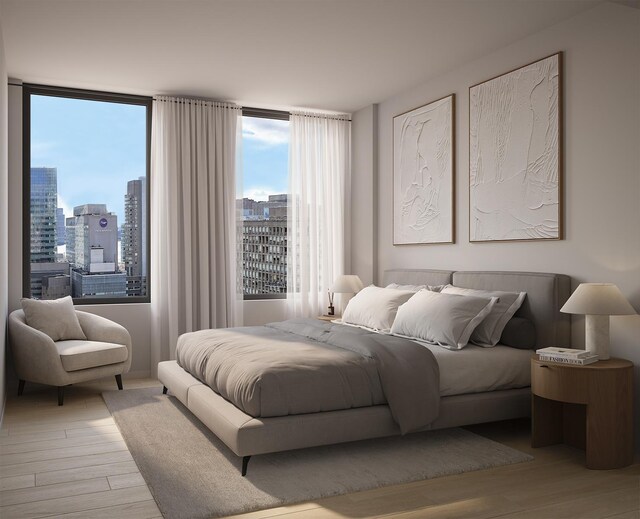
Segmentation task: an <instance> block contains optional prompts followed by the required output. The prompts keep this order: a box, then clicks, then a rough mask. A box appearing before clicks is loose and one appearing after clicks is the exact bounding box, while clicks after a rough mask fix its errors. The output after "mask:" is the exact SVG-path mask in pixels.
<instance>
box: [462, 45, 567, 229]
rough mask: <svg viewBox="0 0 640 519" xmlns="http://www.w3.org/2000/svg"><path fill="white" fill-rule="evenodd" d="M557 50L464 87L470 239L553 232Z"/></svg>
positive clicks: (556, 194)
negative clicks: (467, 104)
mask: <svg viewBox="0 0 640 519" xmlns="http://www.w3.org/2000/svg"><path fill="white" fill-rule="evenodd" d="M560 95H561V93H560V54H556V55H554V56H551V57H549V58H545V59H543V60H540V61H537V62H535V63H532V64H531V65H527V66H525V67H522V68H520V69H518V70H516V71H514V72H510V73H508V74H505V75H503V76H500V77H497V78H495V79H492V80H490V81H486V82H484V83H481V84H479V85H476V86H474V87H471V88H470V89H469V183H470V186H469V203H470V207H469V239H470V240H471V241H496V240H531V239H558V238H560V120H559V99H560Z"/></svg>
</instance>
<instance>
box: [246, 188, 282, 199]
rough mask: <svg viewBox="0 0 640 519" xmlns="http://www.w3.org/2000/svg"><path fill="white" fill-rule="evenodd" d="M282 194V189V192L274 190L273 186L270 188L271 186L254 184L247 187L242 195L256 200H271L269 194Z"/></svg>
mask: <svg viewBox="0 0 640 519" xmlns="http://www.w3.org/2000/svg"><path fill="white" fill-rule="evenodd" d="M280 194H282V191H280V192H278V191H274V190H273V189H272V188H269V187H257V186H252V187H249V188H247V189H245V190H244V192H243V195H242V196H243V197H244V198H251V199H252V200H255V201H256V202H257V201H267V200H269V195H280Z"/></svg>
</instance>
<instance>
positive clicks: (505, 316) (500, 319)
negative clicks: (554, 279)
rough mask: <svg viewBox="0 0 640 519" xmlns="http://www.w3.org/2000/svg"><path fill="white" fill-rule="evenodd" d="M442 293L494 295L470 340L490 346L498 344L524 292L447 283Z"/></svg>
mask: <svg viewBox="0 0 640 519" xmlns="http://www.w3.org/2000/svg"><path fill="white" fill-rule="evenodd" d="M442 293H443V294H457V295H461V296H474V297H486V298H490V297H496V298H498V301H497V302H496V304H495V305H494V306H493V308H492V310H491V313H490V314H489V315H488V316H487V317H486V318H485V319H484V320H483V321H482V322H481V323H480V324H479V325H478V327H477V328H476V329H475V330H474V331H473V335H471V342H472V343H474V344H477V345H478V346H483V347H485V348H491V347H492V346H495V345H496V344H498V341H499V340H500V335H501V334H502V330H504V327H505V326H506V325H507V322H508V321H509V319H511V318H512V317H513V314H515V313H516V312H517V310H518V308H520V306H521V305H522V302H523V301H524V298H525V296H526V295H527V293H526V292H503V291H501V290H477V289H474V288H461V287H454V286H452V285H447V286H446V287H444V288H443V289H442Z"/></svg>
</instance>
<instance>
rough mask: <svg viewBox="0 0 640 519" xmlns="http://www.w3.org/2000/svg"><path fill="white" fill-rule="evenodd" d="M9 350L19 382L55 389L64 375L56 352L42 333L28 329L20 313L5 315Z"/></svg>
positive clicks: (54, 347) (54, 346)
mask: <svg viewBox="0 0 640 519" xmlns="http://www.w3.org/2000/svg"><path fill="white" fill-rule="evenodd" d="M9 346H10V348H11V353H12V355H13V361H14V367H15V370H16V374H17V375H18V377H19V378H20V379H21V380H29V381H32V382H38V383H41V384H52V385H56V382H57V380H58V377H59V375H60V374H61V373H64V368H63V367H62V362H61V360H60V355H59V354H58V349H57V348H56V345H55V344H54V342H53V340H52V339H51V337H49V336H48V335H47V334H46V333H43V332H41V331H40V330H36V329H35V328H32V327H31V326H29V325H28V324H27V323H26V321H25V318H24V312H23V311H22V310H15V311H13V312H11V314H10V315H9Z"/></svg>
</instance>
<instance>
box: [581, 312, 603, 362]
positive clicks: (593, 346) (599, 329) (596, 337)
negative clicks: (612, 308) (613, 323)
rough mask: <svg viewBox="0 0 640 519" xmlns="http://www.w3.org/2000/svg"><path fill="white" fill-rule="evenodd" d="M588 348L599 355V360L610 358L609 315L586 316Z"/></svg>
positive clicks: (586, 342) (586, 343) (586, 341)
mask: <svg viewBox="0 0 640 519" xmlns="http://www.w3.org/2000/svg"><path fill="white" fill-rule="evenodd" d="M585 345H586V350H587V351H588V352H590V353H595V354H597V355H598V360H607V359H608V358H609V316H608V315H588V314H587V315H586V316H585Z"/></svg>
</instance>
